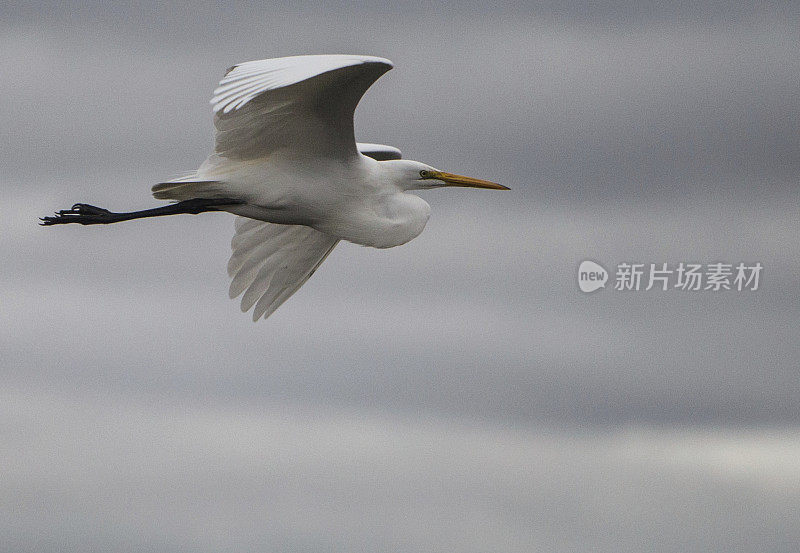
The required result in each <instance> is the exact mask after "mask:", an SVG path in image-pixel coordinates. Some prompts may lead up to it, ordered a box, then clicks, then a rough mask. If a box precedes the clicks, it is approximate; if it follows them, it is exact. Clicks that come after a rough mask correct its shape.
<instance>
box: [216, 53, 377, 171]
mask: <svg viewBox="0 0 800 553" xmlns="http://www.w3.org/2000/svg"><path fill="white" fill-rule="evenodd" d="M391 68H392V63H391V62H390V61H389V60H387V59H384V58H376V57H372V56H347V55H325V56H292V57H286V58H276V59H266V60H258V61H250V62H245V63H241V64H238V65H235V66H234V67H232V68H231V69H230V70H229V71H228V73H227V74H226V75H225V77H224V78H223V79H222V81H220V83H219V86H218V87H217V89H216V90H214V97H213V98H212V99H211V103H212V105H213V107H214V113H215V117H214V125H215V126H216V128H217V134H216V151H217V153H218V154H220V155H223V156H225V157H229V158H237V159H251V158H255V157H263V156H265V155H268V154H270V153H271V152H273V151H275V150H278V149H282V148H285V149H289V150H291V153H292V156H294V157H297V156H303V155H307V156H313V157H321V156H329V157H335V158H343V157H348V156H350V157H352V156H355V155H357V150H356V146H355V138H354V134H353V112H354V111H355V108H356V105H357V104H358V101H359V100H360V99H361V97H362V96H363V95H364V92H366V90H367V89H368V88H369V87H370V86H371V85H372V83H374V82H375V81H376V80H377V79H378V78H379V77H380V76H381V75H383V74H384V73H385V72H387V71H388V70H389V69H391Z"/></svg>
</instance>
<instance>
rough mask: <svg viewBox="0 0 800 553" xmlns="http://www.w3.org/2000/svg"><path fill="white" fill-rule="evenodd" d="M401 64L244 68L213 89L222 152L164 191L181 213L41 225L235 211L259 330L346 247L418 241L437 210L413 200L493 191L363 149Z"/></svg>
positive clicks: (243, 271)
mask: <svg viewBox="0 0 800 553" xmlns="http://www.w3.org/2000/svg"><path fill="white" fill-rule="evenodd" d="M391 68H392V63H391V62H390V61H389V60H387V59H383V58H377V57H372V56H351V55H321V56H292V57H286V58H275V59H265V60H258V61H249V62H245V63H240V64H238V65H235V66H233V67H231V68H230V69H229V70H228V71H227V72H226V74H225V76H224V78H223V79H222V80H221V81H220V83H219V86H218V87H217V88H216V89H215V90H214V97H213V98H212V99H211V104H212V106H213V111H214V126H215V127H216V134H215V142H216V143H215V150H214V153H213V154H211V156H209V157H208V159H206V161H205V162H204V163H203V164H202V165H201V166H200V168H199V169H197V170H196V171H194V172H192V173H191V174H188V175H185V176H183V177H180V178H177V179H174V180H171V181H168V182H162V183H159V184H156V185H155V186H153V188H152V192H153V196H154V197H155V198H156V199H159V200H172V201H173V203H171V204H168V205H164V206H162V207H157V208H153V209H146V210H143V211H133V212H125V213H118V212H111V211H108V210H107V209H103V208H99V207H95V206H92V205H89V204H82V203H79V204H75V205H73V206H72V208H71V209H66V210H61V211H58V212H56V214H55V216H51V217H43V218H42V219H41V221H42V223H41V224H43V225H57V224H65V223H79V224H82V225H95V224H108V223H116V222H119V221H127V220H131V219H140V218H144V217H156V216H162V215H175V214H180V213H190V214H197V213H202V212H206V211H226V212H228V213H232V214H234V215H237V218H236V233H235V235H234V237H233V240H232V243H231V247H232V249H233V254H232V255H231V258H230V261H229V262H228V274H229V275H230V277H231V278H232V281H231V285H230V297H231V298H236V297H238V296H239V295H242V299H241V308H242V311H244V312H246V311H249V310H250V309H253V321H257V320H258V319H260V318H262V317H263V318H267V317H268V316H269V315H270V314H272V313H273V312H274V311H275V310H276V309H277V308H278V307H279V306H280V305H281V304H282V303H283V302H284V301H286V299H287V298H289V296H291V295H292V294H294V293H295V292H296V291H297V290H298V289H299V288H300V287H301V286H302V285H303V284H304V283H305V282H306V280H308V278H309V277H310V276H311V275H312V274H313V273H314V271H316V269H317V268H318V267H319V265H320V264H321V263H322V262H323V261H324V260H325V258H326V257H327V256H328V254H330V253H331V250H333V248H334V247H335V246H336V244H337V243H338V242H339V240H348V241H350V242H354V243H356V244H362V245H365V246H372V247H375V248H391V247H393V246H399V245H400V244H404V243H406V242H408V241H409V240H411V239H413V238H415V237H416V236H418V235H419V234H420V233H421V232H422V229H424V228H425V224H426V223H427V221H428V217H429V216H430V211H431V209H430V206H429V205H428V204H427V203H426V202H425V201H424V200H423V199H422V198H420V197H419V196H416V195H414V194H409V192H410V191H412V190H425V189H428V188H439V187H443V186H462V187H472V188H488V189H493V190H508V188H506V187H505V186H502V185H500V184H496V183H493V182H489V181H485V180H480V179H475V178H471V177H465V176H461V175H456V174H453V173H446V172H444V171H440V170H438V169H435V168H433V167H431V166H430V165H426V164H424V163H420V162H418V161H411V160H404V159H402V155H401V153H400V150H398V149H397V148H393V147H391V146H384V145H381V144H366V143H357V142H356V140H355V133H354V130H353V113H354V111H355V108H356V105H357V104H358V102H359V100H360V99H361V97H362V96H363V95H364V93H365V92H366V91H367V89H368V88H369V87H370V86H371V85H372V84H373V83H374V82H375V81H376V80H377V79H378V78H379V77H380V76H381V75H383V74H384V73H386V72H387V71H389V70H390V69H391Z"/></svg>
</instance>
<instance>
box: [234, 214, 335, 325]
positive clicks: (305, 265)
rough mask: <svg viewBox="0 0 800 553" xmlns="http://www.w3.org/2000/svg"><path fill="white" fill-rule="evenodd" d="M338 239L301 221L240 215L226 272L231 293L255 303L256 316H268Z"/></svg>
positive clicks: (245, 308)
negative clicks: (281, 222)
mask: <svg viewBox="0 0 800 553" xmlns="http://www.w3.org/2000/svg"><path fill="white" fill-rule="evenodd" d="M337 242H338V240H337V239H336V238H333V237H331V236H328V235H327V234H323V233H321V232H319V231H317V230H314V229H312V228H311V227H306V226H303V225H277V224H274V223H265V222H263V221H258V220H255V219H248V218H246V217H237V218H236V234H235V235H234V237H233V240H232V241H231V248H232V249H233V254H232V255H231V258H230V261H229V262H228V275H229V276H231V277H232V278H233V280H232V281H231V287H230V297H231V298H235V297H237V296H238V295H239V294H242V292H244V295H243V296H242V304H241V307H242V311H248V310H250V309H251V308H252V307H253V306H255V309H254V310H253V321H257V320H258V319H259V318H261V317H264V318H265V319H266V318H267V317H269V316H270V315H271V314H272V313H273V312H274V311H275V310H276V309H277V308H278V307H280V305H281V304H282V303H283V302H284V301H286V300H287V299H288V298H289V296H291V295H292V294H294V293H295V292H296V291H297V290H298V289H299V288H300V287H301V286H302V285H303V284H304V283H305V282H306V281H307V280H308V279H309V277H310V276H311V275H312V274H313V273H314V271H316V269H317V267H319V266H320V264H321V263H322V262H323V261H324V260H325V258H326V257H328V254H329V253H331V251H332V250H333V248H334V246H336V243H337Z"/></svg>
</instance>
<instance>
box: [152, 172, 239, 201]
mask: <svg viewBox="0 0 800 553" xmlns="http://www.w3.org/2000/svg"><path fill="white" fill-rule="evenodd" d="M221 185H222V183H221V182H220V181H215V180H191V179H190V178H187V177H184V178H182V179H175V180H171V181H169V182H160V183H158V184H156V185H155V186H153V188H152V192H153V197H154V198H156V199H157V200H191V199H193V198H210V199H214V198H225V197H226V193H225V190H224V188H223V187H222V186H221ZM227 196H230V193H228V194H227Z"/></svg>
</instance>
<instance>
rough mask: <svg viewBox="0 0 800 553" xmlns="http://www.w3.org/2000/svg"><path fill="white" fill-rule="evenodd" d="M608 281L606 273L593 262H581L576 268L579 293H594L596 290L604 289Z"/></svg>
mask: <svg viewBox="0 0 800 553" xmlns="http://www.w3.org/2000/svg"><path fill="white" fill-rule="evenodd" d="M607 280H608V271H606V270H605V269H604V268H603V267H602V266H601V265H598V264H597V263H595V262H594V261H588V260H587V261H582V262H581V266H580V267H578V286H579V287H580V289H581V292H587V293H588V292H594V291H595V290H597V289H598V288H605V287H606V281H607Z"/></svg>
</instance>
